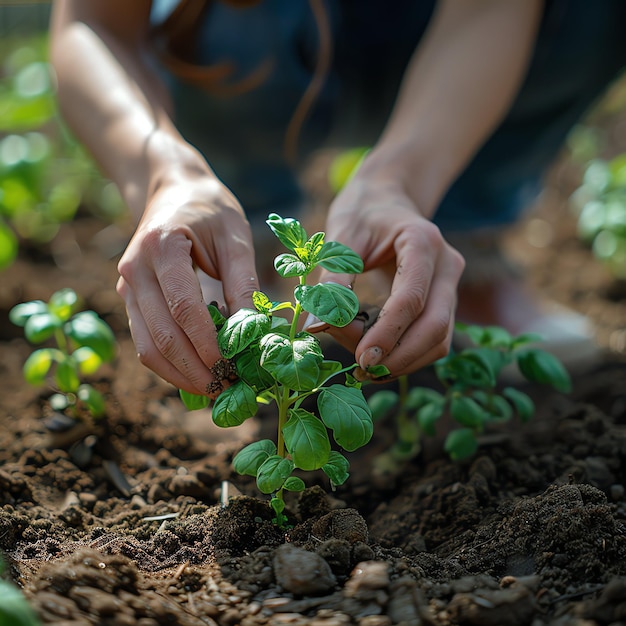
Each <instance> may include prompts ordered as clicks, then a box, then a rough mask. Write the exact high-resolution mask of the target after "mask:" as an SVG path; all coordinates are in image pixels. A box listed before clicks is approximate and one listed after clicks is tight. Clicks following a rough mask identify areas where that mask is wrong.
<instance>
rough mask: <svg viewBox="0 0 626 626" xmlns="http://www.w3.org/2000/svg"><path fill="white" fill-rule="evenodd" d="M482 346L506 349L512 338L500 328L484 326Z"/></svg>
mask: <svg viewBox="0 0 626 626" xmlns="http://www.w3.org/2000/svg"><path fill="white" fill-rule="evenodd" d="M483 330H484V334H483V337H482V342H481V343H482V344H483V345H485V346H489V347H499V348H508V347H509V346H510V345H511V341H512V340H513V338H512V337H511V334H510V333H509V332H508V331H507V330H505V329H504V328H501V327H500V326H485V327H484V329H483Z"/></svg>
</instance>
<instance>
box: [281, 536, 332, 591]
mask: <svg viewBox="0 0 626 626" xmlns="http://www.w3.org/2000/svg"><path fill="white" fill-rule="evenodd" d="M273 566H274V576H275V577H276V582H277V583H278V584H279V585H280V586H281V587H282V588H283V589H284V590H285V591H289V592H291V593H294V594H296V595H316V594H322V593H326V592H328V591H330V590H331V589H333V587H334V586H335V584H336V582H337V581H336V579H335V576H334V575H333V573H332V571H331V569H330V566H329V565H328V563H327V562H326V561H325V560H324V559H323V558H322V557H321V556H319V555H318V554H315V553H314V552H309V551H308V550H304V549H302V548H297V547H296V546H294V545H292V544H289V543H286V544H283V545H282V546H279V547H278V549H277V550H276V553H275V554H274V560H273Z"/></svg>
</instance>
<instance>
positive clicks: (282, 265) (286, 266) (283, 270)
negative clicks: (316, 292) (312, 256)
mask: <svg viewBox="0 0 626 626" xmlns="http://www.w3.org/2000/svg"><path fill="white" fill-rule="evenodd" d="M274 268H275V269H276V271H277V272H278V275H279V276H282V278H293V277H294V276H304V275H305V274H306V273H307V266H306V263H303V262H302V261H301V260H300V259H299V258H298V257H297V256H296V255H295V254H289V253H287V252H285V253H284V254H279V255H278V256H277V257H276V258H275V259H274Z"/></svg>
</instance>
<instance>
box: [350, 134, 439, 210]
mask: <svg viewBox="0 0 626 626" xmlns="http://www.w3.org/2000/svg"><path fill="white" fill-rule="evenodd" d="M426 154H428V151H425V150H419V149H418V148H417V147H416V143H411V144H409V143H408V142H403V143H399V142H394V143H390V144H389V145H387V144H385V143H381V144H379V145H377V146H375V147H374V148H372V150H371V151H370V153H369V154H368V155H367V157H366V158H365V159H364V160H363V163H362V165H361V167H360V168H359V171H358V172H357V173H356V174H355V179H361V180H364V181H368V184H369V185H371V184H375V185H383V186H387V187H389V186H391V187H395V188H396V189H399V190H401V191H402V193H404V194H405V195H406V196H407V197H409V198H410V199H411V200H412V201H413V203H414V204H415V206H416V207H418V208H419V211H420V213H421V214H422V215H423V216H424V217H427V218H428V219H431V218H432V217H433V215H434V214H435V212H436V210H437V207H438V205H439V202H440V201H441V199H442V197H443V195H444V194H445V192H446V191H447V186H448V184H449V183H448V181H449V180H450V179H451V176H450V175H449V169H448V168H446V167H445V164H443V163H439V162H438V161H437V160H436V159H435V158H433V157H431V156H426ZM431 154H432V153H431Z"/></svg>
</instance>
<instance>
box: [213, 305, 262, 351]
mask: <svg viewBox="0 0 626 626" xmlns="http://www.w3.org/2000/svg"><path fill="white" fill-rule="evenodd" d="M270 325H271V321H270V318H269V317H268V316H267V315H266V314H265V313H259V312H258V311H256V310H255V309H239V311H237V312H236V313H235V314H234V315H231V316H230V317H229V318H228V319H227V320H226V323H225V324H224V326H222V328H220V330H219V332H218V333H217V345H218V347H219V349H220V352H221V353H222V356H224V358H226V359H230V358H232V357H234V356H235V355H236V354H238V353H239V352H241V351H242V350H244V349H245V348H246V347H247V346H249V345H250V344H251V343H252V342H253V341H254V340H255V339H258V338H259V337H261V336H262V335H263V334H265V333H266V332H267V331H268V330H269V329H270Z"/></svg>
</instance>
